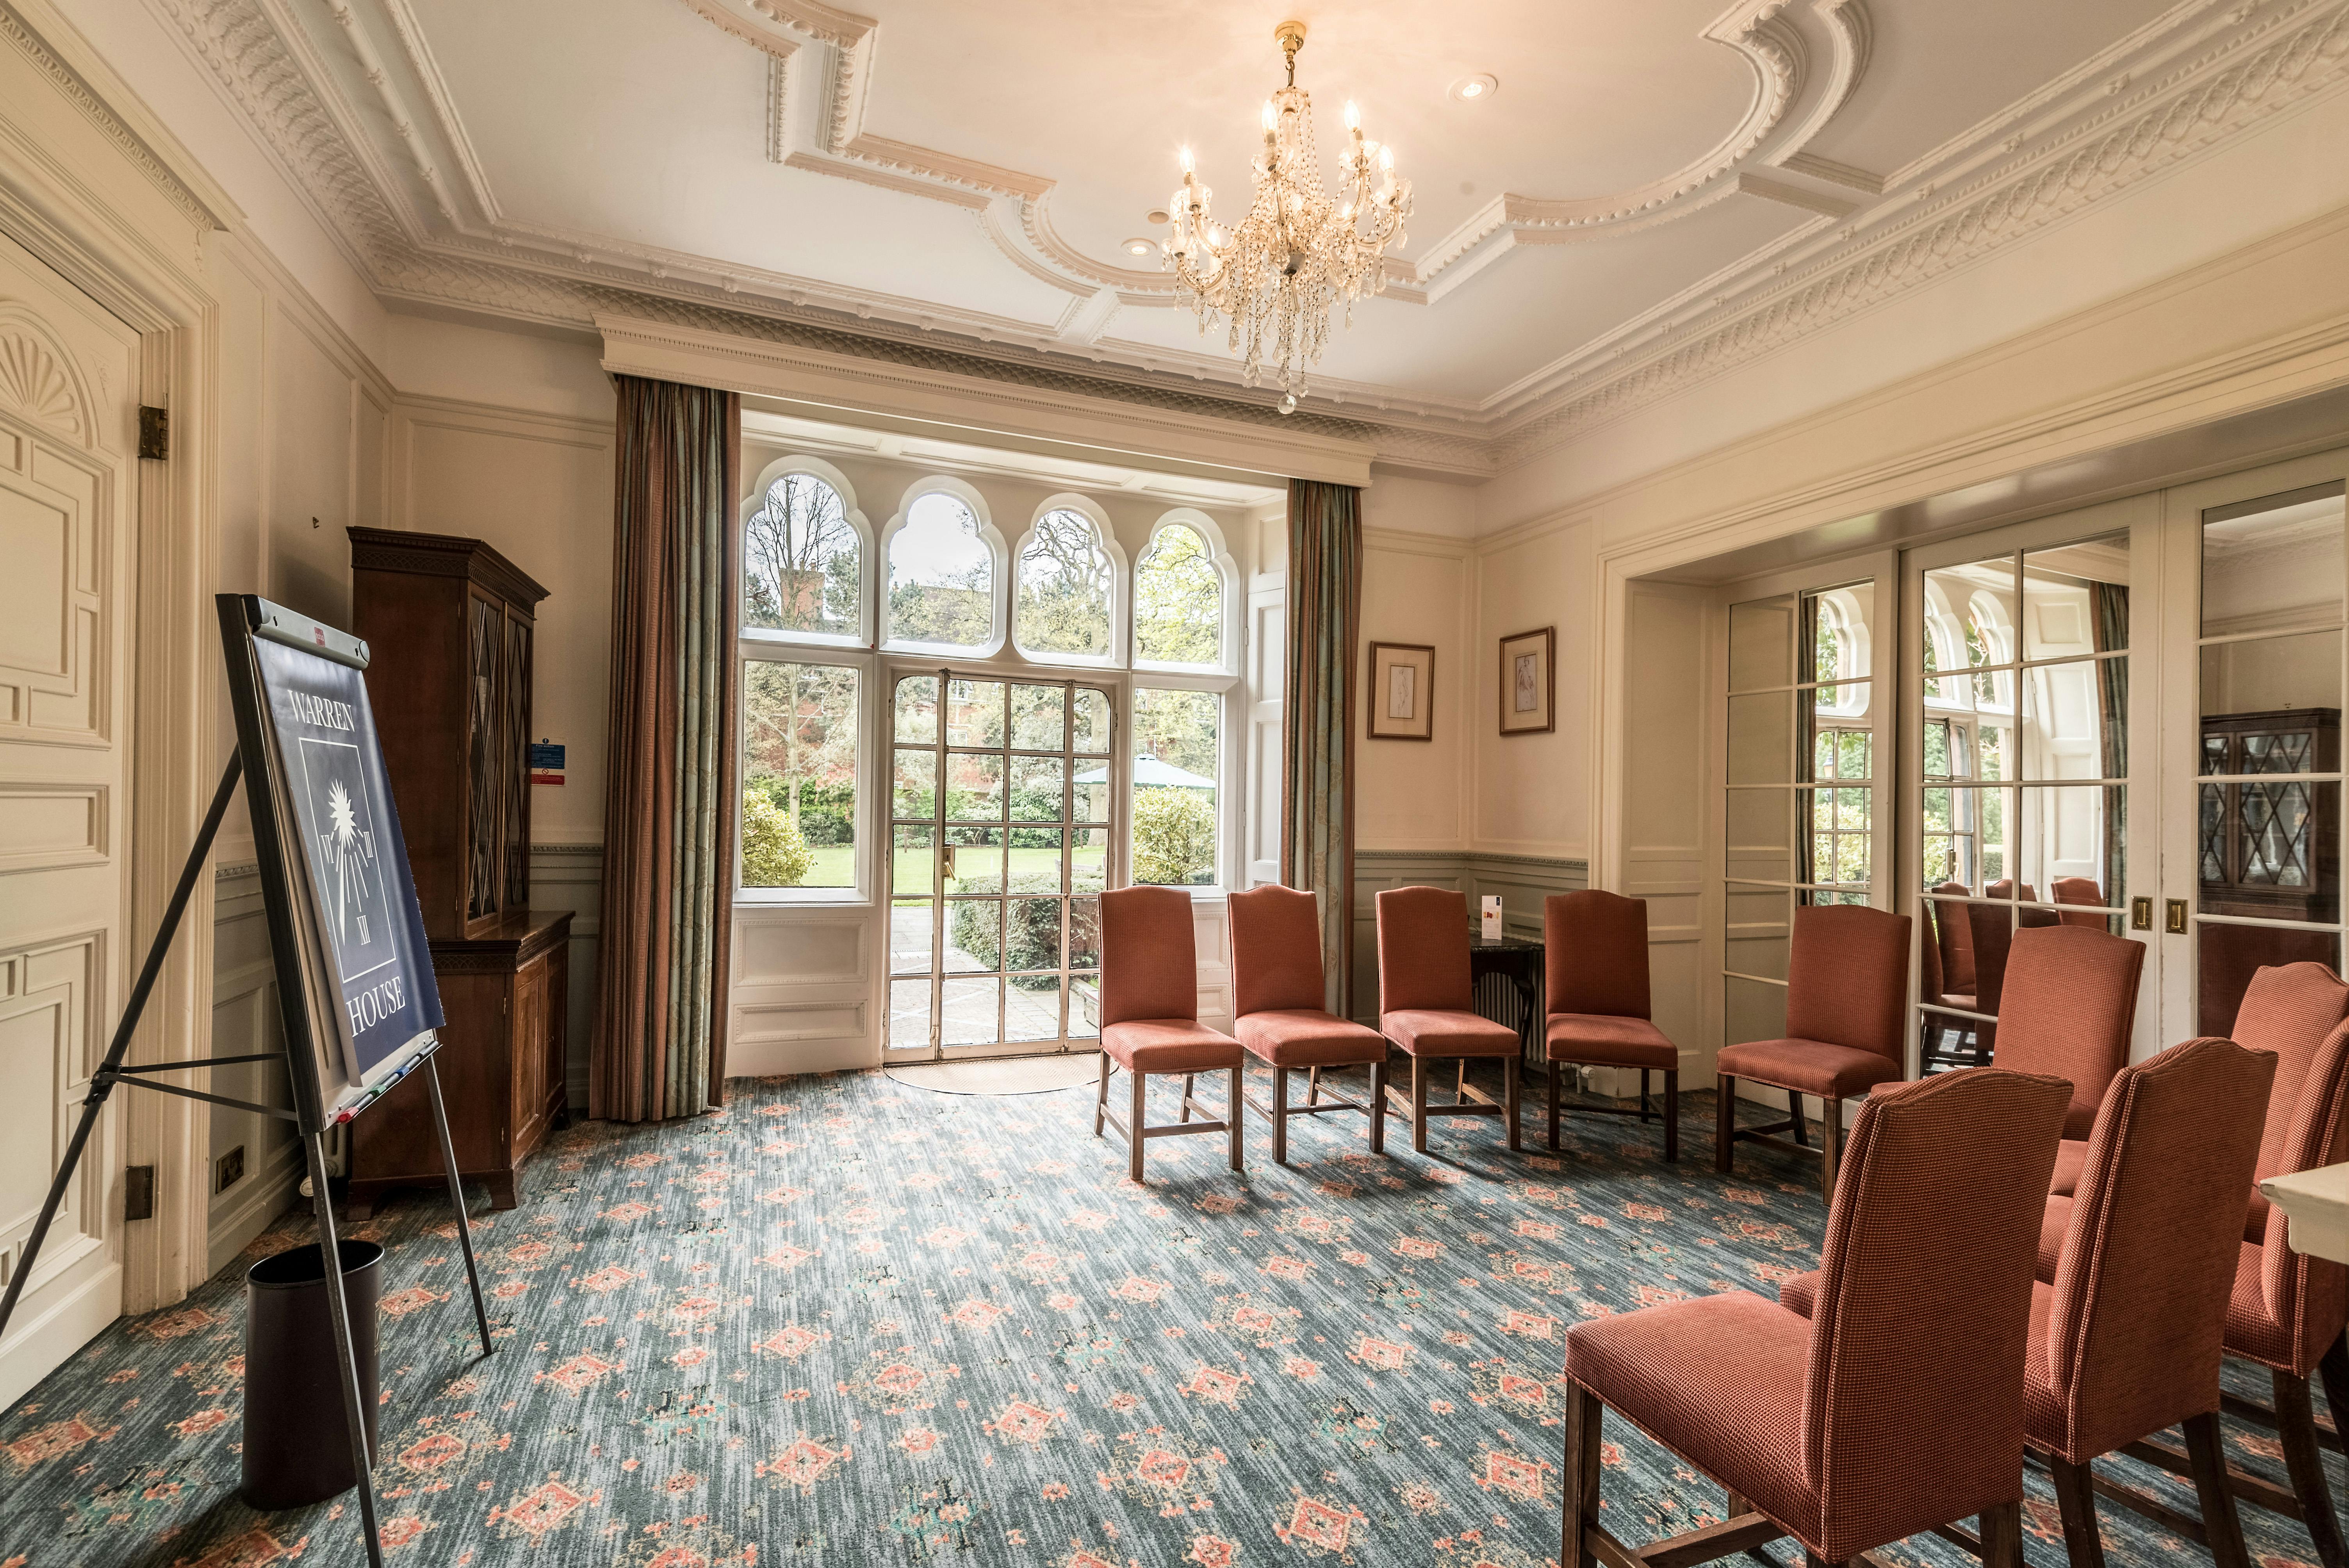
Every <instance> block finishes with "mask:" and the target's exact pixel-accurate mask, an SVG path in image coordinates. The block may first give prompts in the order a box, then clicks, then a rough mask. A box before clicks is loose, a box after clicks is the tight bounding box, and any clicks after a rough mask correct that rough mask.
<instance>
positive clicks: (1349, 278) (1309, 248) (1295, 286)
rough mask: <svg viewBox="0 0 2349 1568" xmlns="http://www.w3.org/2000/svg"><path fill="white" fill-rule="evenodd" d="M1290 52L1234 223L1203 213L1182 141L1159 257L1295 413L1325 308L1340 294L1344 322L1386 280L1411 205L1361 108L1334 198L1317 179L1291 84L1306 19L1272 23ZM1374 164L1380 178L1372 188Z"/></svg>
mask: <svg viewBox="0 0 2349 1568" xmlns="http://www.w3.org/2000/svg"><path fill="white" fill-rule="evenodd" d="M1273 37H1274V38H1275V39H1276V40H1278V43H1279V45H1280V52H1281V55H1282V57H1283V58H1284V59H1285V60H1286V61H1287V62H1288V85H1287V86H1286V87H1283V88H1280V89H1279V90H1278V92H1276V93H1274V94H1273V95H1272V97H1270V98H1267V99H1266V100H1265V104H1264V146H1263V148H1262V150H1260V151H1258V152H1257V157H1256V163H1255V169H1256V196H1255V199H1254V200H1253V201H1251V202H1250V203H1249V205H1248V210H1247V215H1246V216H1245V217H1243V218H1242V219H1241V220H1240V221H1239V224H1238V226H1237V228H1233V229H1230V230H1226V229H1225V228H1224V227H1223V225H1221V224H1219V223H1217V222H1214V221H1213V220H1212V219H1210V218H1209V217H1208V215H1207V208H1208V204H1209V203H1210V202H1211V201H1213V200H1214V198H1215V192H1214V191H1210V190H1209V189H1208V188H1207V187H1206V186H1205V185H1202V184H1200V183H1199V176H1198V173H1197V171H1196V170H1195V168H1194V167H1193V164H1192V159H1191V150H1190V149H1189V148H1187V147H1185V149H1183V187H1182V189H1181V190H1179V191H1175V192H1174V200H1173V201H1171V202H1170V203H1169V204H1168V206H1167V213H1168V227H1169V229H1170V230H1171V233H1170V236H1169V238H1168V240H1167V242H1166V249H1165V264H1166V265H1168V266H1169V267H1172V268H1173V269H1174V278H1175V282H1176V283H1177V284H1178V285H1179V286H1180V289H1181V292H1182V293H1183V294H1185V295H1187V296H1188V297H1189V299H1190V302H1191V306H1192V309H1193V310H1194V311H1195V313H1196V314H1197V315H1198V317H1199V330H1200V332H1201V333H1202V334H1205V333H1206V330H1207V325H1208V323H1209V322H1211V321H1213V320H1214V319H1216V317H1217V316H1218V315H1228V316H1229V317H1230V318H1231V324H1232V326H1231V340H1230V346H1231V347H1232V348H1233V349H1234V350H1236V351H1240V352H1242V353H1244V355H1245V358H1246V366H1247V371H1246V379H1247V384H1248V385H1249V386H1251V387H1253V386H1255V385H1256V384H1257V377H1258V375H1259V374H1261V373H1262V371H1263V370H1264V368H1265V367H1266V366H1273V367H1275V368H1277V369H1278V373H1279V376H1280V380H1281V385H1282V387H1284V388H1285V389H1286V390H1285V395H1284V396H1283V397H1281V399H1280V411H1281V412H1282V413H1284V414H1288V413H1293V412H1295V411H1296V408H1297V394H1298V392H1299V390H1300V389H1301V388H1302V387H1304V385H1305V367H1306V366H1309V365H1311V364H1313V363H1315V362H1316V361H1317V360H1319V358H1320V357H1321V349H1322V346H1323V344H1324V343H1325V342H1326V341H1327V339H1328V337H1329V335H1330V306H1331V305H1333V304H1337V303H1339V302H1340V301H1343V302H1344V304H1345V305H1346V319H1347V325H1352V323H1353V305H1354V302H1355V301H1356V300H1357V299H1360V298H1361V297H1363V296H1364V295H1366V294H1377V293H1378V292H1379V290H1380V289H1381V287H1383V286H1384V285H1385V283H1386V252H1387V247H1388V246H1390V245H1401V244H1402V241H1403V230H1402V224H1403V220H1404V219H1406V218H1408V217H1410V216H1411V181H1408V180H1403V179H1400V178H1398V177H1397V176H1396V174H1395V171H1394V149H1392V147H1381V146H1380V145H1379V144H1378V143H1377V142H1375V141H1371V140H1369V139H1365V138H1364V137H1363V135H1362V127H1361V115H1360V114H1358V113H1357V112H1355V108H1354V106H1353V105H1352V104H1348V105H1347V106H1346V150H1345V152H1344V154H1343V155H1342V156H1341V157H1340V160H1339V162H1340V172H1339V182H1340V186H1341V188H1342V190H1343V192H1344V194H1343V199H1342V200H1336V201H1333V200H1332V199H1331V198H1330V195H1329V194H1328V193H1327V192H1325V191H1323V190H1322V187H1321V167H1320V159H1319V155H1318V154H1317V153H1316V152H1315V150H1314V147H1313V98H1312V96H1311V95H1310V94H1309V93H1308V92H1306V90H1305V89H1304V88H1300V87H1299V86H1298V85H1297V51H1298V50H1299V49H1300V48H1302V47H1304V45H1305V24H1304V23H1302V22H1283V23H1282V24H1281V25H1280V26H1278V27H1277V28H1275V29H1274V30H1273ZM1373 164H1375V165H1376V167H1377V170H1378V172H1379V174H1380V176H1381V177H1382V181H1383V182H1382V183H1381V184H1380V185H1379V187H1378V189H1377V190H1375V191H1373V190H1372V189H1371V178H1372V175H1371V169H1372V166H1373Z"/></svg>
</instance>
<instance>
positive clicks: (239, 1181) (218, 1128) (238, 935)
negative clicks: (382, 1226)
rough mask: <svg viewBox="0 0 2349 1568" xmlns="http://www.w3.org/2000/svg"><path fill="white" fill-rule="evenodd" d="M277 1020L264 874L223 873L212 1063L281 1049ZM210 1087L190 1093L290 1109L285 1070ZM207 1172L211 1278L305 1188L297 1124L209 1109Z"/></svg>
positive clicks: (275, 1067)
mask: <svg viewBox="0 0 2349 1568" xmlns="http://www.w3.org/2000/svg"><path fill="white" fill-rule="evenodd" d="M282 1028H283V1023H282V1020H281V1019H280V1017H279V1015H278V1010H277V971H276V967H275V965H273V964H272V963H271V961H270V952H269V926H268V922H267V920H266V919H265V917H264V913H263V910H262V899H261V873H260V870H259V868H258V867H256V866H255V865H254V863H253V862H252V861H245V862H243V863H242V864H239V865H228V866H222V867H220V868H219V869H218V870H217V871H216V872H214V873H213V882H212V1055H213V1056H216V1057H242V1056H249V1055H252V1054H254V1053H255V1052H260V1051H281V1050H283V1049H284V1046H283V1043H282V1041H283V1036H282V1034H281V1030H282ZM210 1077H211V1078H212V1082H211V1083H210V1084H209V1085H206V1084H204V1083H203V1082H202V1078H190V1079H189V1080H188V1083H189V1087H190V1088H208V1089H209V1091H210V1092H211V1093H213V1094H219V1095H226V1096H228V1097H229V1098H230V1099H243V1100H250V1101H252V1102H253V1103H254V1104H255V1105H281V1106H291V1105H292V1104H293V1103H294V1097H293V1091H292V1089H291V1088H290V1087H289V1086H288V1084H287V1083H286V1078H285V1061H284V1060H283V1059H282V1058H281V1059H279V1060H277V1061H270V1062H241V1063H239V1064H238V1065H236V1066H235V1067H227V1068H212V1072H211V1074H210ZM211 1110H212V1137H211V1141H210V1144H209V1154H208V1157H207V1160H206V1163H205V1168H204V1171H203V1181H204V1187H203V1191H205V1193H206V1194H207V1195H208V1196H207V1200H206V1202H207V1209H206V1214H207V1222H208V1232H207V1234H208V1237H209V1239H208V1241H207V1243H206V1245H205V1251H206V1253H207V1254H208V1258H209V1262H210V1265H211V1269H212V1272H213V1273H218V1272H219V1271H220V1270H222V1269H223V1268H226V1267H227V1266H228V1265H229V1264H230V1263H232V1262H233V1261H234V1259H235V1257H236V1255H237V1253H240V1252H242V1251H243V1249H244V1244H245V1243H247V1242H250V1241H251V1240H253V1238H254V1237H255V1236H257V1235H259V1234H260V1233H262V1232H263V1231H264V1230H266V1229H267V1228H268V1226H269V1222H270V1221H272V1220H274V1219H275V1218H276V1217H277V1216H278V1215H279V1214H281V1213H283V1212H285V1208H286V1206H287V1205H288V1204H290V1203H292V1202H294V1197H295V1188H297V1187H298V1186H299V1185H300V1184H301V1181H302V1142H301V1140H300V1138H299V1137H298V1136H297V1135H296V1134H295V1130H294V1128H293V1124H292V1123H290V1122H285V1121H280V1120H278V1119H276V1118H275V1117H272V1116H260V1115H256V1114H254V1112H252V1111H249V1110H238V1109H234V1108H233V1107H230V1106H225V1105H215V1106H213V1107H212V1108H211ZM238 1150H242V1151H243V1153H242V1155H241V1157H239V1159H238V1160H237V1164H238V1165H239V1166H240V1167H241V1172H240V1173H239V1174H238V1175H237V1177H236V1180H234V1181H231V1182H229V1183H228V1184H227V1185H226V1186H222V1184H221V1180H220V1178H221V1176H222V1173H223V1172H222V1166H221V1161H222V1158H223V1157H225V1156H230V1155H232V1154H235V1153H236V1151H238Z"/></svg>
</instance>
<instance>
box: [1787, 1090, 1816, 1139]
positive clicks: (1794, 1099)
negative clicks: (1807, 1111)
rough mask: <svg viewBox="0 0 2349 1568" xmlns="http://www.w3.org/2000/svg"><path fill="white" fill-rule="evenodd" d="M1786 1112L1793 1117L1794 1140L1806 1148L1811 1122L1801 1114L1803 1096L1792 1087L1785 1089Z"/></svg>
mask: <svg viewBox="0 0 2349 1568" xmlns="http://www.w3.org/2000/svg"><path fill="white" fill-rule="evenodd" d="M1786 1114H1787V1115H1788V1116H1790V1117H1792V1118H1793V1119H1794V1122H1795V1142H1797V1143H1799V1144H1801V1145H1802V1146H1803V1147H1804V1148H1806V1149H1807V1148H1809V1147H1810V1144H1811V1124H1810V1121H1809V1120H1808V1119H1806V1117H1805V1116H1804V1115H1803V1097H1802V1096H1801V1095H1798V1094H1796V1093H1795V1091H1794V1090H1793V1089H1788V1090H1787V1091H1786Z"/></svg>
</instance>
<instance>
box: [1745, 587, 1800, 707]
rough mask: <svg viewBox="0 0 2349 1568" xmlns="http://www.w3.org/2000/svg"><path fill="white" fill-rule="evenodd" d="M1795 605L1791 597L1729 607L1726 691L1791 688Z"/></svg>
mask: <svg viewBox="0 0 2349 1568" xmlns="http://www.w3.org/2000/svg"><path fill="white" fill-rule="evenodd" d="M1794 679H1795V595H1793V594H1792V593H1781V594H1779V595H1777V596H1776V597H1775V598H1770V599H1752V600H1748V601H1747V602H1745V603H1743V604H1732V605H1731V606H1730V607H1729V689H1730V690H1731V691H1733V692H1737V691H1753V690H1755V689H1757V688H1766V687H1771V686H1790V685H1792V684H1793V683H1794Z"/></svg>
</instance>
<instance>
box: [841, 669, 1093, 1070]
mask: <svg viewBox="0 0 2349 1568" xmlns="http://www.w3.org/2000/svg"><path fill="white" fill-rule="evenodd" d="M1120 695H1121V692H1120V689H1119V688H1118V687H1116V686H1113V685H1112V684H1111V683H1109V682H1101V683H1098V684H1096V683H1089V682H1086V681H1082V680H1067V681H1054V680H1036V679H1032V678H1019V677H1016V676H1006V675H1001V674H995V673H987V672H974V671H965V670H955V669H947V668H936V667H931V668H915V667H910V666H900V667H898V668H896V669H895V670H893V671H892V672H891V678H890V711H889V723H890V740H891V746H890V754H891V766H890V791H889V799H890V831H889V853H888V855H887V857H886V859H887V871H886V872H885V875H886V877H887V879H888V885H887V887H886V889H885V896H886V899H887V903H888V910H889V1029H888V1037H887V1043H886V1049H885V1057H886V1059H889V1060H894V1061H910V1060H932V1059H936V1058H938V1057H965V1056H996V1055H1032V1054H1042V1053H1047V1052H1053V1051H1066V1050H1070V1049H1087V1048H1090V1047H1092V1045H1093V1043H1094V1042H1096V1041H1098V1039H1099V1038H1100V1036H1101V1022H1100V967H1101V894H1102V890H1103V889H1104V888H1105V887H1106V886H1107V885H1108V879H1109V874H1110V855H1111V851H1112V845H1113V844H1114V843H1115V842H1116V841H1117V828H1118V815H1117V813H1118V810H1119V801H1120V800H1121V799H1123V796H1122V792H1121V791H1120V789H1118V787H1117V786H1118V783H1119V782H1120V780H1121V779H1122V772H1123V770H1122V769H1120V768H1119V767H1118V765H1117V748H1116V747H1115V745H1114V741H1115V738H1116V734H1117V729H1118V722H1117V720H1118V712H1117V709H1118V702H1117V700H1116V699H1117V697H1118V696H1120Z"/></svg>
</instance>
